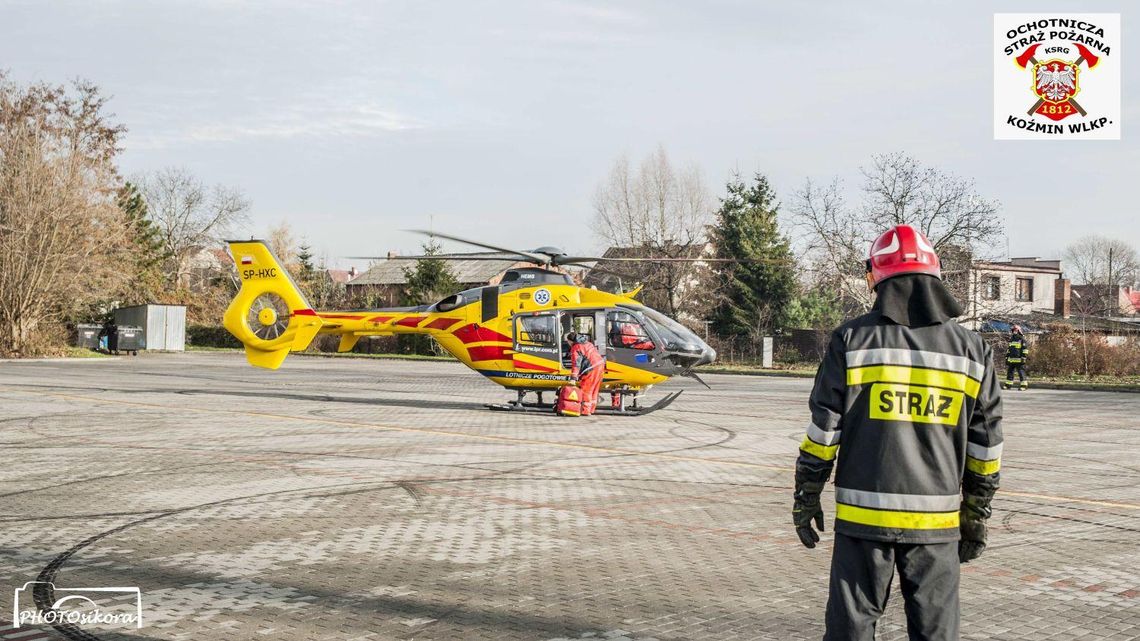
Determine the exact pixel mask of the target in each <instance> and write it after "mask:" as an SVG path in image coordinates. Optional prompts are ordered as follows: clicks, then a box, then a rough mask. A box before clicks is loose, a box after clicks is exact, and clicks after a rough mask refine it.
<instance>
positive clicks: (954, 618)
mask: <svg viewBox="0 0 1140 641" xmlns="http://www.w3.org/2000/svg"><path fill="white" fill-rule="evenodd" d="M896 568H898V572H899V587H900V588H901V589H902V594H903V601H904V607H905V609H906V624H907V632H908V633H909V636H910V639H911V641H919V640H922V641H951V640H953V641H957V639H958V543H957V542H953V543H930V544H926V545H915V544H908V543H882V542H879V541H869V540H866V539H856V538H853V537H850V536H845V535H843V534H836V535H835V552H834V555H833V556H832V557H831V591H830V594H829V596H828V599H827V618H826V623H827V632H826V633H825V634H824V637H823V638H824V641H841V640H844V641H846V640H848V639H850V640H851V641H872V640H873V639H874V638H875V625H876V623H878V620H879V617H881V616H882V615H883V610H884V609H885V608H886V606H887V597H888V596H889V595H890V591H891V580H892V579H893V578H894V574H895V569H896Z"/></svg>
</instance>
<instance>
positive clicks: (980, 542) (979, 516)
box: [958, 494, 992, 563]
mask: <svg viewBox="0 0 1140 641" xmlns="http://www.w3.org/2000/svg"><path fill="white" fill-rule="evenodd" d="M990 514H992V512H991V511H990V502H989V500H988V499H987V498H986V497H980V496H971V495H969V494H967V495H966V497H965V498H964V499H963V500H962V509H961V510H960V511H959V513H958V529H959V530H960V531H961V533H962V540H960V541H958V561H959V562H961V563H969V562H970V561H973V560H974V559H976V558H978V557H979V556H981V555H982V552H984V551H985V549H986V519H988V518H990Z"/></svg>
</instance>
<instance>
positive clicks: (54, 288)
mask: <svg viewBox="0 0 1140 641" xmlns="http://www.w3.org/2000/svg"><path fill="white" fill-rule="evenodd" d="M106 100H107V99H106V98H105V97H104V96H103V95H102V94H101V93H100V92H99V89H98V88H97V87H96V86H95V85H92V84H90V83H86V82H78V81H77V82H75V83H74V84H73V86H72V87H71V88H70V89H69V88H67V87H62V86H50V85H47V84H33V85H28V86H20V85H17V84H16V83H14V82H12V81H10V80H9V79H8V78H7V76H6V74H4V73H2V72H0V352H8V353H16V354H26V353H29V352H31V351H34V350H35V349H36V348H37V345H36V336H37V335H38V333H39V332H40V331H41V330H43V329H44V328H45V326H46V325H49V324H50V323H52V322H53V321H58V320H60V319H62V318H64V317H66V316H68V315H69V314H70V313H72V312H74V311H76V310H78V309H80V308H81V307H82V306H84V305H85V304H89V303H91V302H92V301H94V300H95V299H96V298H97V297H100V296H106V297H111V296H114V295H115V294H116V293H118V292H121V287H122V286H123V285H124V283H125V282H126V281H127V280H128V279H129V278H130V276H131V274H130V273H129V270H123V269H122V265H123V264H124V263H125V262H127V261H126V257H127V251H128V249H129V241H128V231H129V229H128V224H127V221H126V217H125V215H124V214H123V212H122V210H121V209H120V208H119V206H118V204H117V203H116V194H117V190H118V187H119V179H118V176H117V174H116V172H115V167H114V162H113V161H114V158H115V155H116V153H117V152H118V140H119V137H120V136H121V135H122V133H123V132H124V131H125V129H124V128H123V127H122V126H121V125H115V124H113V123H111V122H110V120H109V116H108V115H107V114H106V113H105V106H106Z"/></svg>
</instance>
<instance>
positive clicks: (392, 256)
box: [388, 251, 400, 260]
mask: <svg viewBox="0 0 1140 641" xmlns="http://www.w3.org/2000/svg"><path fill="white" fill-rule="evenodd" d="M399 255H400V254H398V253H397V252H394V251H389V252H388V260H392V259H393V258H395V257H397V256H399Z"/></svg>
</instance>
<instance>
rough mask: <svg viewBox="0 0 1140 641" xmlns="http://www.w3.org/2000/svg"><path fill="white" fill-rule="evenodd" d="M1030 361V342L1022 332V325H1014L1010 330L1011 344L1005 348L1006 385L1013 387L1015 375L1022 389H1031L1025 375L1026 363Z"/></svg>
mask: <svg viewBox="0 0 1140 641" xmlns="http://www.w3.org/2000/svg"><path fill="white" fill-rule="evenodd" d="M1028 362H1029V343H1027V342H1026V341H1025V334H1022V333H1021V326H1020V325H1014V326H1013V327H1011V328H1010V332H1009V345H1008V346H1007V347H1006V350H1005V386H1006V387H1013V375H1014V374H1015V373H1016V374H1017V380H1018V382H1019V383H1020V384H1021V389H1029V380H1028V379H1027V378H1026V376H1025V364H1026V363H1028Z"/></svg>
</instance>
